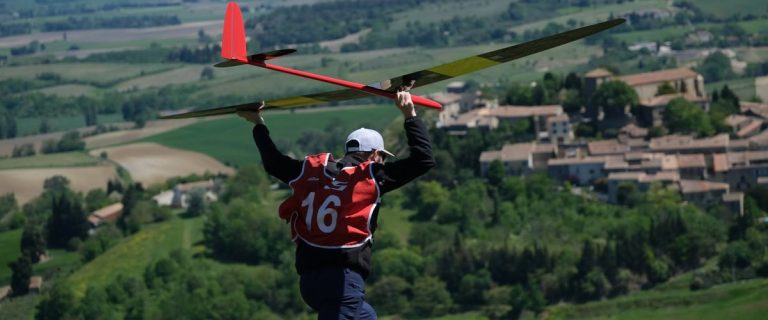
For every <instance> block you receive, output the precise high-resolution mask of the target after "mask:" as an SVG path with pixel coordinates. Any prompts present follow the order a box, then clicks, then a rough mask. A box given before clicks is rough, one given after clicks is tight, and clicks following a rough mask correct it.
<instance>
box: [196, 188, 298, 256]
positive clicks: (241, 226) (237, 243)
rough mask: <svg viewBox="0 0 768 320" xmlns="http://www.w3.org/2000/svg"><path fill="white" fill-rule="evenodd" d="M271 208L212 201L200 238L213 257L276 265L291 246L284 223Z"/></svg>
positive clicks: (243, 203)
mask: <svg viewBox="0 0 768 320" xmlns="http://www.w3.org/2000/svg"><path fill="white" fill-rule="evenodd" d="M272 212H273V211H272V210H269V209H267V208H263V207H261V206H259V205H256V204H254V203H250V202H245V201H244V200H242V199H235V200H232V202H231V203H230V204H229V206H227V207H224V206H221V205H219V204H216V205H213V206H211V208H210V211H209V213H208V215H207V217H208V219H207V220H206V221H205V224H204V225H203V241H204V242H205V246H206V248H208V249H209V250H211V253H212V255H213V256H214V257H216V258H218V259H222V260H225V261H237V262H244V263H251V264H259V263H265V262H266V263H272V264H273V265H279V264H280V261H281V258H280V257H281V255H282V253H283V252H285V251H288V250H289V249H290V248H291V247H292V243H291V241H290V238H289V234H288V233H286V230H285V225H284V223H283V221H281V220H280V219H279V218H278V217H277V215H276V214H273V213H272Z"/></svg>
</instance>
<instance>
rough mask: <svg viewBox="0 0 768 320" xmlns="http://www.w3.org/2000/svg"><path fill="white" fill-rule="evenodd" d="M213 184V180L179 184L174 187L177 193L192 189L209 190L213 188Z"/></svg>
mask: <svg viewBox="0 0 768 320" xmlns="http://www.w3.org/2000/svg"><path fill="white" fill-rule="evenodd" d="M213 186H214V183H213V180H203V181H196V182H189V183H179V184H177V185H176V188H177V189H178V190H179V191H189V190H192V189H198V188H200V189H210V188H213Z"/></svg>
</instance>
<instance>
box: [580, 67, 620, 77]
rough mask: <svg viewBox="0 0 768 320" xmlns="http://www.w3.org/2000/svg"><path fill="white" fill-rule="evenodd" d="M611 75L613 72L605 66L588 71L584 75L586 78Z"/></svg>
mask: <svg viewBox="0 0 768 320" xmlns="http://www.w3.org/2000/svg"><path fill="white" fill-rule="evenodd" d="M610 76H613V73H611V72H610V71H608V70H606V69H603V68H597V69H594V70H592V71H590V72H587V74H585V75H584V77H586V78H602V77H610Z"/></svg>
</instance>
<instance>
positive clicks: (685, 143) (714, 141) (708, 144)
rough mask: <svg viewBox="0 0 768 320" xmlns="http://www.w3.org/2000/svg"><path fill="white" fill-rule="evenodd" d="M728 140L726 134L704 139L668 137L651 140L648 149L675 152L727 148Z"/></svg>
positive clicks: (683, 136)
mask: <svg viewBox="0 0 768 320" xmlns="http://www.w3.org/2000/svg"><path fill="white" fill-rule="evenodd" d="M729 142H730V138H729V137H728V135H727V134H719V135H716V136H714V137H710V138H704V139H694V138H693V137H692V136H685V135H669V136H663V137H658V138H653V139H651V143H650V144H649V147H650V148H651V150H654V151H676V150H692V149H713V148H727V147H728V143H729Z"/></svg>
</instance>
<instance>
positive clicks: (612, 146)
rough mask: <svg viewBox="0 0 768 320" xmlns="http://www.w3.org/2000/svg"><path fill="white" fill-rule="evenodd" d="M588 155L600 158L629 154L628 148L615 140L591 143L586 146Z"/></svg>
mask: <svg viewBox="0 0 768 320" xmlns="http://www.w3.org/2000/svg"><path fill="white" fill-rule="evenodd" d="M587 150H588V151H589V154H590V155H593V156H600V155H607V154H624V153H626V152H629V147H628V146H626V145H623V144H621V143H620V142H619V141H618V140H616V139H611V140H599V141H592V142H590V143H589V144H588V145H587Z"/></svg>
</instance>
